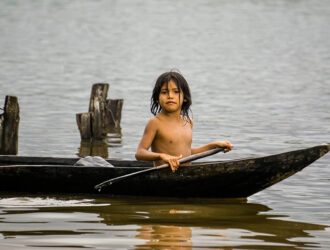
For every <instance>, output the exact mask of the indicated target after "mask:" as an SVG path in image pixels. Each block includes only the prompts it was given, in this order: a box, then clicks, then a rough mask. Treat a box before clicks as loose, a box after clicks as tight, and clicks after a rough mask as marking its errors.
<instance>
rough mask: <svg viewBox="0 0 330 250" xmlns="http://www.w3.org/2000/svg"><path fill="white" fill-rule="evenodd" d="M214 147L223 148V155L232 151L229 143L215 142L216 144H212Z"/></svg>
mask: <svg viewBox="0 0 330 250" xmlns="http://www.w3.org/2000/svg"><path fill="white" fill-rule="evenodd" d="M214 146H215V147H216V148H222V147H223V148H225V149H224V150H223V152H224V153H227V152H229V151H230V150H232V149H233V145H231V143H230V142H229V141H217V142H214Z"/></svg>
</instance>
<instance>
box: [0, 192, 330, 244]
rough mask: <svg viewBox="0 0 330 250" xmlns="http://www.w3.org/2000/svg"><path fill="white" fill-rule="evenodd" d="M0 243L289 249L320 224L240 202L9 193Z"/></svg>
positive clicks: (322, 229)
mask: <svg viewBox="0 0 330 250" xmlns="http://www.w3.org/2000/svg"><path fill="white" fill-rule="evenodd" d="M0 205H1V206H3V208H2V215H1V216H4V218H3V219H2V221H1V226H3V230H2V237H3V241H2V242H3V243H2V246H3V247H7V248H8V249H9V248H11V247H17V246H25V247H28V248H31V249H33V248H46V247H47V248H50V247H54V248H56V247H57V248H58V247H65V248H76V247H78V248H97V249H109V248H111V249H114V248H122V249H128V248H136V249H148V248H156V247H164V248H167V249H182V248H187V249H192V248H198V247H202V248H206V247H210V248H211V247H212V248H213V247H217V248H226V249H249V248H253V249H266V248H267V249H278V248H279V247H282V249H283V248H285V249H296V248H299V247H306V248H307V247H317V246H319V244H318V243H317V242H315V237H316V236H317V235H322V234H323V235H325V234H326V230H327V229H326V228H327V226H326V225H322V224H314V223H305V222H299V221H291V220H288V218H286V217H285V216H283V215H282V216H280V215H276V214H274V213H272V211H271V208H269V207H268V206H265V205H262V204H258V203H253V202H246V200H216V199H158V198H141V199H140V198H133V197H130V198H128V197H127V198H122V197H121V198H108V197H89V198H86V197H76V196H73V197H70V196H64V197H62V196H55V198H54V197H42V196H37V197H25V196H24V197H16V198H10V197H9V198H3V199H2V200H1V203H0Z"/></svg>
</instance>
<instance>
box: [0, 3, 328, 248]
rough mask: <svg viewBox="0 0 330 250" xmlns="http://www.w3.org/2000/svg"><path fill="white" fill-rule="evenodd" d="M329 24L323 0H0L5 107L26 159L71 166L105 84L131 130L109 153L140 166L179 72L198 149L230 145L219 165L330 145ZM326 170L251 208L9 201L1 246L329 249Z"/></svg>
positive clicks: (85, 199) (4, 201)
mask: <svg viewBox="0 0 330 250" xmlns="http://www.w3.org/2000/svg"><path fill="white" fill-rule="evenodd" d="M329 26H330V2H328V1H324V0H315V1H309V0H299V1H298V0H279V1H271V0H266V1H265V0H246V1H239V0H230V1H229V0H228V1H226V0H189V1H187V0H179V1H171V0H161V1H152V0H136V1H128V0H121V1H117V0H110V1H106V0H99V1H87V0H84V1H77V0H76V1H74V0H73V1H68V0H59V1H50V0H45V1H44V0H33V1H32V0H26V1H20V0H4V1H1V2H0V102H1V100H4V96H5V95H16V96H18V98H19V103H20V108H21V113H20V114H21V120H20V129H19V132H20V135H19V155H29V156H33V155H37V156H61V157H72V156H76V155H77V154H82V153H83V152H86V151H85V149H84V147H83V146H84V145H81V143H80V138H79V132H78V129H77V126H76V122H75V114H76V113H81V112H86V111H87V109H88V101H89V95H90V89H91V85H92V83H96V82H108V83H110V94H109V95H110V98H124V100H125V101H124V108H123V117H122V129H121V133H120V134H116V135H114V136H115V138H111V141H110V142H109V145H99V147H100V148H101V149H100V150H101V151H102V152H104V153H105V154H106V155H108V157H110V158H113V159H134V153H135V149H136V146H137V144H138V142H139V139H140V137H141V135H142V133H143V129H144V126H145V124H146V122H147V121H148V119H149V118H150V117H151V114H150V112H149V100H150V96H151V91H152V87H153V84H154V81H155V79H156V78H157V76H158V75H159V74H160V73H162V72H164V71H166V70H169V69H171V68H178V69H180V71H181V72H182V74H183V75H184V76H185V77H186V78H187V80H188V82H189V84H190V87H191V91H192V97H193V99H192V101H193V106H192V110H193V118H194V121H195V123H194V124H195V126H194V138H193V145H194V146H198V145H201V144H204V143H208V142H210V141H213V140H230V141H231V142H232V143H233V144H234V146H235V149H234V150H233V151H232V152H230V153H228V154H225V155H223V154H219V155H216V156H212V157H210V158H209V159H210V160H211V159H237V158H243V157H250V156H259V155H267V154H272V153H280V152H284V151H287V150H294V149H298V148H304V147H308V146H313V145H317V144H321V143H323V142H330V111H329V110H330V56H329V55H330V32H329ZM2 106H3V105H2V104H1V103H0V107H2ZM329 162H330V154H328V155H326V156H324V157H323V158H321V159H320V160H318V161H317V162H315V163H313V164H312V165H311V166H310V167H308V168H306V169H304V170H303V171H302V172H300V173H298V174H296V175H294V176H292V177H290V178H288V179H287V180H285V181H283V182H281V183H278V184H276V185H274V186H273V187H271V188H268V189H266V190H264V191H262V192H260V193H258V194H256V195H253V196H251V197H249V198H248V199H247V200H246V201H241V200H240V201H223V200H209V199H207V200H204V199H200V200H199V199H198V200H196V199H195V200H185V199H180V200H177V199H163V198H162V199H159V198H153V199H148V198H145V199H136V198H112V197H98V196H96V197H90V196H82V197H76V196H75V197H71V196H60V195H54V196H47V197H45V196H43V195H42V194H40V195H38V196H31V195H29V194H26V195H15V194H14V195H8V194H2V195H1V198H0V211H1V213H0V249H8V248H11V249H20V248H28V249H33V248H36V249H45V248H46V247H47V249H48V247H53V248H54V249H58V248H59V246H62V248H67V249H69V248H73V249H77V248H96V249H109V248H112V249H113V248H122V249H127V248H131V249H132V248H142V249H143V248H148V247H152V246H154V247H157V246H159V247H160V246H162V247H163V248H166V247H167V248H174V247H178V248H180V247H182V248H184V247H187V248H197V247H201V248H220V249H221V248H226V247H227V248H229V249H230V248H234V249H279V248H282V249H315V248H316V249H330V241H329V239H330V210H329V207H330V199H329V197H330V191H329V190H330V178H329V176H330V166H329V165H330V164H329ZM64 246H65V247H64Z"/></svg>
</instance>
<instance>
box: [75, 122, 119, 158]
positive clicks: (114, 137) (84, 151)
mask: <svg viewBox="0 0 330 250" xmlns="http://www.w3.org/2000/svg"><path fill="white" fill-rule="evenodd" d="M120 146H122V133H121V128H112V130H111V131H110V132H109V133H108V134H107V137H106V139H105V140H104V141H81V142H80V148H79V152H78V154H77V155H78V156H79V157H85V156H89V155H90V156H101V157H103V158H109V157H110V156H111V150H110V156H109V148H114V147H120Z"/></svg>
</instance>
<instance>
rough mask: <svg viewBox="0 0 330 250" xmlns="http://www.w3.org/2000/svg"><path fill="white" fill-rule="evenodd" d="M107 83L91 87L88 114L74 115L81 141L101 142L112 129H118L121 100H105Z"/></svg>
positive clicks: (107, 88)
mask: <svg viewBox="0 0 330 250" xmlns="http://www.w3.org/2000/svg"><path fill="white" fill-rule="evenodd" d="M108 90H109V84H108V83H96V84H93V86H92V91H91V96H90V101H89V110H88V111H89V112H88V113H80V114H76V120H77V125H78V128H79V131H80V136H81V140H82V141H102V140H105V139H106V137H107V134H108V133H110V132H111V131H112V130H113V128H120V121H121V110H122V107H123V99H116V100H107V96H108Z"/></svg>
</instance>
